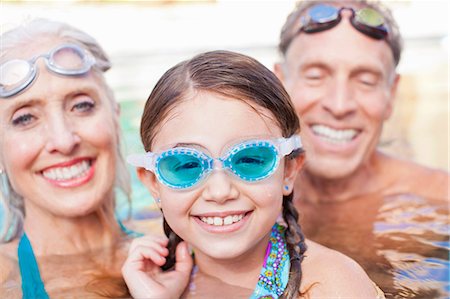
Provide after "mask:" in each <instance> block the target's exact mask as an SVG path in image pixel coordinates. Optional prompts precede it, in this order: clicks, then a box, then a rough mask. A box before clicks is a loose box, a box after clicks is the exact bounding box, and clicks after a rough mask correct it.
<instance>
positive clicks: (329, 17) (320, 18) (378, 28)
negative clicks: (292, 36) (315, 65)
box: [297, 4, 388, 39]
mask: <svg viewBox="0 0 450 299" xmlns="http://www.w3.org/2000/svg"><path fill="white" fill-rule="evenodd" d="M344 9H348V10H350V11H351V12H352V15H351V16H350V23H351V24H352V25H353V27H355V29H357V30H358V31H360V32H362V33H364V34H365V35H368V36H370V37H372V38H375V39H383V38H386V36H387V35H388V28H387V27H386V25H385V24H384V18H383V16H382V15H381V14H380V13H379V12H378V11H376V10H375V9H373V8H369V7H365V8H361V9H357V10H355V9H353V8H351V7H342V8H337V7H334V6H331V5H326V4H317V5H314V6H312V7H311V8H310V9H309V10H308V13H307V14H306V16H303V17H302V18H301V27H300V29H299V30H298V31H297V34H298V33H300V32H306V33H315V32H320V31H324V30H328V29H331V28H333V27H334V26H336V25H337V24H339V22H340V21H341V19H342V17H341V12H342V11H343V10H344Z"/></svg>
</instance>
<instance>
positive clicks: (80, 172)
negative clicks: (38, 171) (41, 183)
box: [42, 160, 91, 181]
mask: <svg viewBox="0 0 450 299" xmlns="http://www.w3.org/2000/svg"><path fill="white" fill-rule="evenodd" d="M90 167H91V165H90V163H89V162H88V161H86V160H84V161H82V162H80V163H77V164H76V165H72V166H68V167H58V168H51V169H48V170H45V171H44V172H42V175H43V176H44V177H45V178H48V179H50V180H54V181H64V180H71V179H76V178H79V177H82V176H84V175H86V172H87V171H88V170H89V168H90Z"/></svg>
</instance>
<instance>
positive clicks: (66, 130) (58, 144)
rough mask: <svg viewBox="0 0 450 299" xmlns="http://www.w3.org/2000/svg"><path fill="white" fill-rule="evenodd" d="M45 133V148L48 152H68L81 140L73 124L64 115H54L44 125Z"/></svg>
mask: <svg viewBox="0 0 450 299" xmlns="http://www.w3.org/2000/svg"><path fill="white" fill-rule="evenodd" d="M45 131H46V132H44V133H45V134H47V144H46V150H47V151H48V152H50V153H52V152H60V153H62V154H66V155H67V154H70V153H72V152H73V150H74V149H75V148H76V147H77V146H78V144H79V143H80V142H81V138H80V136H79V135H78V134H77V132H76V130H75V127H74V125H73V124H72V123H71V122H70V120H68V119H66V118H65V117H64V115H58V116H54V117H52V118H51V119H49V121H48V122H47V125H46V126H45Z"/></svg>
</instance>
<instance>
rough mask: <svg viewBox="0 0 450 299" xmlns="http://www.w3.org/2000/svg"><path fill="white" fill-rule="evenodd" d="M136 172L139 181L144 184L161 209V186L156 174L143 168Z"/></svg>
mask: <svg viewBox="0 0 450 299" xmlns="http://www.w3.org/2000/svg"><path fill="white" fill-rule="evenodd" d="M136 172H137V175H138V178H139V180H140V181H141V182H142V184H144V186H145V187H146V188H147V190H148V191H149V192H150V194H151V195H152V197H153V198H154V199H155V202H156V204H157V205H158V207H159V208H160V209H161V203H160V202H159V197H160V185H159V184H158V179H157V178H156V176H155V174H154V173H153V172H151V171H148V170H146V169H145V168H143V167H138V168H137V169H136Z"/></svg>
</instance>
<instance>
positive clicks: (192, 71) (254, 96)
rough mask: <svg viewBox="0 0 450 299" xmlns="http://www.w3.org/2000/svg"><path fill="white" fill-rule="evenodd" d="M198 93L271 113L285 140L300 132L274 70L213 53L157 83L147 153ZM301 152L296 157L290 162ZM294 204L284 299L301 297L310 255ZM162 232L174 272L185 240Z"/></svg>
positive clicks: (147, 122) (145, 136) (287, 216)
mask: <svg viewBox="0 0 450 299" xmlns="http://www.w3.org/2000/svg"><path fill="white" fill-rule="evenodd" d="M195 92H211V93H216V94H220V95H223V96H225V97H228V98H233V99H240V100H243V101H246V102H248V103H249V104H253V105H255V106H257V107H262V108H265V109H267V110H269V111H271V112H272V114H273V116H274V118H275V120H276V122H277V124H278V125H279V127H280V129H281V131H282V134H283V136H284V137H290V136H292V135H293V134H296V133H298V132H299V131H300V122H299V119H298V117H297V114H296V112H295V109H294V107H293V105H292V103H291V101H290V98H289V95H288V94H287V92H286V91H285V89H284V88H283V86H282V84H281V82H280V81H279V80H278V78H277V77H276V76H275V75H274V74H273V73H272V72H271V71H270V70H268V69H267V68H266V67H265V66H263V65H262V64H261V63H259V62H258V61H256V60H255V59H253V58H250V57H248V56H245V55H242V54H238V53H233V52H229V51H212V52H207V53H203V54H199V55H197V56H195V57H193V58H192V59H190V60H187V61H184V62H181V63H179V64H177V65H176V66H174V67H172V68H171V69H169V70H168V71H167V72H166V73H165V74H164V75H163V76H162V77H161V79H160V80H159V81H158V82H157V84H156V86H155V88H154V89H153V91H152V93H151V94H150V96H149V98H148V100H147V103H146V104H145V107H144V113H143V115H142V121H141V138H142V142H143V144H144V148H145V150H146V151H150V150H151V146H152V141H153V139H154V137H155V135H156V134H157V130H158V127H159V125H160V124H161V122H162V121H163V120H164V119H165V118H166V117H167V115H168V113H169V112H170V110H171V108H173V107H174V106H175V105H176V104H177V103H179V102H180V101H182V100H185V99H186V97H188V96H191V95H192V94H193V93H195ZM300 153H301V152H296V153H294V154H291V156H290V157H291V158H292V156H295V155H296V154H300ZM292 199H293V194H292V193H291V194H290V195H288V196H284V198H283V218H284V220H285V222H286V223H287V229H286V242H287V247H288V250H289V254H290V257H291V269H290V277H289V282H288V286H287V288H286V290H285V293H284V296H285V298H297V297H298V295H299V292H300V282H301V277H302V271H301V261H302V259H303V254H304V253H305V251H306V245H305V238H304V236H303V233H302V230H301V228H300V226H299V224H298V213H297V211H296V210H295V207H294V205H293V204H292ZM164 231H165V234H166V235H167V237H168V238H169V245H168V248H169V257H168V258H167V263H166V265H164V267H163V269H170V268H171V267H173V265H174V262H175V248H176V246H177V245H178V243H179V242H180V241H181V238H180V237H179V236H177V235H176V233H175V232H174V231H173V230H172V229H171V227H170V226H169V224H168V223H167V222H166V220H165V219H164Z"/></svg>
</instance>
